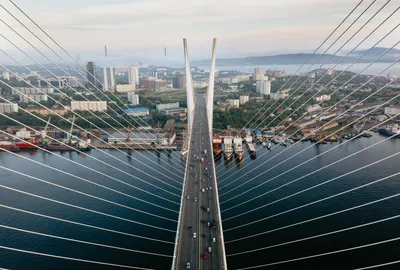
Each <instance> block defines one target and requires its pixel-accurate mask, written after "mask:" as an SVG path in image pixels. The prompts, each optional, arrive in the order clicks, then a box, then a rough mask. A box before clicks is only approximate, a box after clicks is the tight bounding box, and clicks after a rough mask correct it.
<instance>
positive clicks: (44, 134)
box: [42, 117, 51, 140]
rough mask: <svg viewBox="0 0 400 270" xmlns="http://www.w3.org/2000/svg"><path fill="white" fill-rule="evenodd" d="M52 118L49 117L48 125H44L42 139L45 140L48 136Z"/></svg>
mask: <svg viewBox="0 0 400 270" xmlns="http://www.w3.org/2000/svg"><path fill="white" fill-rule="evenodd" d="M50 120H51V117H49V120H48V121H47V123H46V126H45V127H44V130H43V131H42V140H44V139H45V138H46V136H47V128H48V127H49V124H50Z"/></svg>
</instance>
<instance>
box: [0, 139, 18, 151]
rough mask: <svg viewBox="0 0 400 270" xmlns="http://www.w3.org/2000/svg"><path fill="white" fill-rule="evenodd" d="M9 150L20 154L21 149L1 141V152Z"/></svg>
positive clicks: (13, 144)
mask: <svg viewBox="0 0 400 270" xmlns="http://www.w3.org/2000/svg"><path fill="white" fill-rule="evenodd" d="M4 150H8V151H10V152H19V147H18V146H16V145H15V143H12V142H9V141H0V151H4Z"/></svg>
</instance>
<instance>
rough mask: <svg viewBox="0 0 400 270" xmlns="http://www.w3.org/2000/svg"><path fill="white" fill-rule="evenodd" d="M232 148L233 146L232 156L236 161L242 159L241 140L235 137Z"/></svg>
mask: <svg viewBox="0 0 400 270" xmlns="http://www.w3.org/2000/svg"><path fill="white" fill-rule="evenodd" d="M233 146H234V155H235V158H236V159H237V160H239V161H240V160H242V159H243V146H242V138H240V137H235V138H233Z"/></svg>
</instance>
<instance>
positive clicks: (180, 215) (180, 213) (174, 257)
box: [171, 127, 192, 270]
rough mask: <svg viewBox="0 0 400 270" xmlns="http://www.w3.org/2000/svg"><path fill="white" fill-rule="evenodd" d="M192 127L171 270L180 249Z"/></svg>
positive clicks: (173, 267) (174, 267)
mask: <svg viewBox="0 0 400 270" xmlns="http://www.w3.org/2000/svg"><path fill="white" fill-rule="evenodd" d="M191 128H192V127H190V128H188V129H187V130H188V151H187V154H186V168H185V174H184V176H183V185H182V195H181V206H180V207H179V217H178V225H177V230H176V236H175V248H174V256H173V259H172V266H171V270H174V269H176V256H177V255H176V253H177V251H178V242H179V233H180V230H179V229H180V226H181V217H182V208H183V200H184V199H183V198H184V197H185V194H184V193H185V185H186V177H187V172H188V167H189V155H190V153H191V152H190V147H191V143H190V142H191V141H192V130H191Z"/></svg>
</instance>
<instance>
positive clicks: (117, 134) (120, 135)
mask: <svg viewBox="0 0 400 270" xmlns="http://www.w3.org/2000/svg"><path fill="white" fill-rule="evenodd" d="M127 137H128V133H127V132H120V131H119V132H114V133H112V134H111V135H110V137H109V138H116V139H121V138H122V139H126V138H127ZM129 138H131V139H146V140H155V139H157V134H156V133H143V132H131V133H130V135H129Z"/></svg>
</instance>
